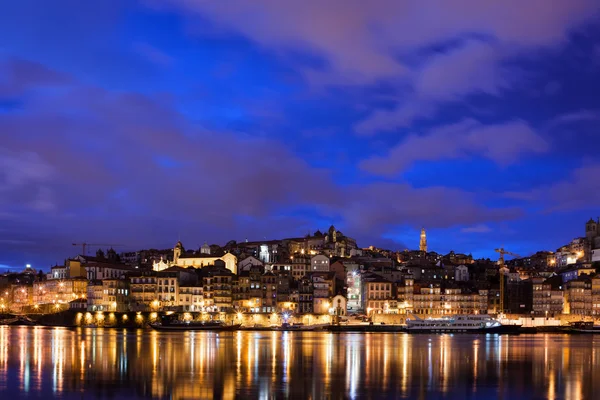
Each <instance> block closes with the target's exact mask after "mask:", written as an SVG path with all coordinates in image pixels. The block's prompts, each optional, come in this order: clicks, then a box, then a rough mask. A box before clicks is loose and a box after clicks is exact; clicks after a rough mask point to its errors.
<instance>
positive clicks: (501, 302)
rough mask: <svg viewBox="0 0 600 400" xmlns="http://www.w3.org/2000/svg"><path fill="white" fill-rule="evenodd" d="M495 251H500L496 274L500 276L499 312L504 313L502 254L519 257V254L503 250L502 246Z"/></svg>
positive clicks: (504, 266) (503, 266)
mask: <svg viewBox="0 0 600 400" xmlns="http://www.w3.org/2000/svg"><path fill="white" fill-rule="evenodd" d="M494 251H495V252H496V253H500V256H499V257H498V267H499V269H498V273H499V274H498V275H499V276H500V314H503V313H504V274H505V272H506V269H507V268H506V265H505V264H504V255H509V256H513V257H515V258H521V256H520V255H518V254H515V253H511V252H510V251H506V250H504V247H500V248H499V249H494Z"/></svg>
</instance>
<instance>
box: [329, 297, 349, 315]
mask: <svg viewBox="0 0 600 400" xmlns="http://www.w3.org/2000/svg"><path fill="white" fill-rule="evenodd" d="M347 309H348V304H347V300H346V298H345V297H344V296H342V295H341V294H338V295H336V296H334V297H333V299H331V311H332V314H333V315H337V316H345V315H346V312H347Z"/></svg>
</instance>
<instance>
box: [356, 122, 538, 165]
mask: <svg viewBox="0 0 600 400" xmlns="http://www.w3.org/2000/svg"><path fill="white" fill-rule="evenodd" d="M548 150H549V145H548V143H547V142H546V140H545V139H543V138H542V137H541V136H540V135H538V134H537V133H536V132H534V131H533V129H532V128H531V127H530V126H529V125H528V124H527V123H525V122H524V121H510V122H506V123H503V124H498V125H483V124H481V123H480V122H478V121H475V120H465V121H462V122H460V123H457V124H453V125H447V126H443V127H438V128H436V129H434V130H433V131H431V132H429V133H428V134H425V135H416V134H413V135H409V136H407V137H406V138H405V139H404V140H403V141H402V142H400V143H399V144H398V145H397V146H395V147H393V148H392V149H391V150H390V151H389V153H388V154H387V155H385V156H379V157H375V158H371V159H367V160H364V161H363V162H362V163H361V166H362V168H364V169H365V170H366V171H369V172H371V173H374V174H380V175H387V176H395V175H396V174H398V173H399V172H402V171H404V170H405V169H406V168H408V167H409V166H411V165H412V164H413V163H414V162H416V161H439V160H444V159H459V158H467V157H468V156H470V155H474V156H480V157H485V158H489V159H491V160H493V161H494V162H496V163H497V164H499V165H503V166H505V165H509V164H512V163H515V162H517V161H518V160H519V158H520V156H521V155H522V154H527V153H543V152H546V151H548Z"/></svg>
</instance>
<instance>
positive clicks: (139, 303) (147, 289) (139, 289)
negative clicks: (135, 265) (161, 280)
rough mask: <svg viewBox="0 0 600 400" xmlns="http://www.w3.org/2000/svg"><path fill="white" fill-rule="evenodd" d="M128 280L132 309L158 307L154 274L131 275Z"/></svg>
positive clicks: (153, 308)
mask: <svg viewBox="0 0 600 400" xmlns="http://www.w3.org/2000/svg"><path fill="white" fill-rule="evenodd" d="M129 280H130V286H129V287H130V293H131V294H130V305H131V308H132V310H134V311H149V310H156V309H157V308H158V306H159V305H158V303H157V300H158V297H157V287H158V286H157V280H156V274H152V275H139V276H132V277H130V278H129Z"/></svg>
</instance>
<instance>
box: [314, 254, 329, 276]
mask: <svg viewBox="0 0 600 400" xmlns="http://www.w3.org/2000/svg"><path fill="white" fill-rule="evenodd" d="M310 272H329V257H327V256H324V255H321V254H320V255H316V256H313V257H311V259H310Z"/></svg>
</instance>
